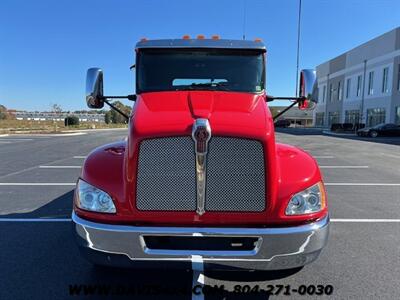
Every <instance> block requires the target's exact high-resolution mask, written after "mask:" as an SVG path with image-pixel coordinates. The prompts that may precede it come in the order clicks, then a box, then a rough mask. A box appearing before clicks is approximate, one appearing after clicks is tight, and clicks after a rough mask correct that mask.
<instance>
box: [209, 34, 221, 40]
mask: <svg viewBox="0 0 400 300" xmlns="http://www.w3.org/2000/svg"><path fill="white" fill-rule="evenodd" d="M211 39H213V40H219V39H220V37H219V35H217V34H214V35H212V36H211Z"/></svg>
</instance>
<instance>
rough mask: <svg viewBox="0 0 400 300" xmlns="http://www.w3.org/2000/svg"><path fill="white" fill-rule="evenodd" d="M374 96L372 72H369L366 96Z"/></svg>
mask: <svg viewBox="0 0 400 300" xmlns="http://www.w3.org/2000/svg"><path fill="white" fill-rule="evenodd" d="M373 94H374V71H371V72H369V75H368V95H373Z"/></svg>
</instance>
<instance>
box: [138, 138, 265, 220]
mask: <svg viewBox="0 0 400 300" xmlns="http://www.w3.org/2000/svg"><path fill="white" fill-rule="evenodd" d="M208 150H209V151H208V155H207V178H206V199H205V210H206V211H219V212H221V211H233V212H260V211H263V210H264V209H265V175H264V153H263V147H262V144H261V143H260V142H258V141H256V140H250V139H239V138H231V137H218V136H216V137H212V138H211V140H210V142H209V149H208ZM195 168H196V157H195V152H194V142H193V140H192V138H191V137H168V138H157V139H149V140H144V141H142V142H141V144H140V150H139V162H138V173H137V191H136V206H137V208H138V209H139V210H147V211H157V210H159V211H195V210H196V206H197V203H196V169H195Z"/></svg>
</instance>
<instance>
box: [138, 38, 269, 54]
mask: <svg viewBox="0 0 400 300" xmlns="http://www.w3.org/2000/svg"><path fill="white" fill-rule="evenodd" d="M135 48H136V49H151V48H217V49H250V50H252V49H253V50H261V51H266V48H265V45H264V43H263V42H261V41H259V40H256V41H249V40H227V39H196V38H193V39H159V40H146V39H142V40H141V41H139V42H138V43H137V44H136V47H135Z"/></svg>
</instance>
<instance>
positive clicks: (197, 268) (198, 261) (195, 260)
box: [0, 217, 400, 284]
mask: <svg viewBox="0 0 400 300" xmlns="http://www.w3.org/2000/svg"><path fill="white" fill-rule="evenodd" d="M330 221H331V222H333V223H400V219H336V218H335V219H330ZM0 222H72V219H71V218H1V217H0ZM192 269H193V272H198V274H197V276H196V278H195V276H193V280H195V279H196V282H198V283H200V284H203V283H204V281H203V279H204V277H203V276H201V275H203V274H202V272H203V271H204V265H203V258H202V257H201V256H199V255H193V256H192Z"/></svg>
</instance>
